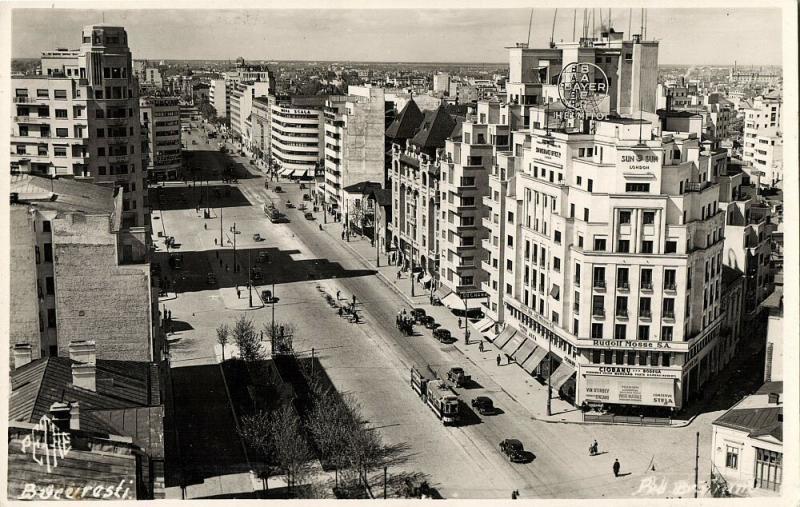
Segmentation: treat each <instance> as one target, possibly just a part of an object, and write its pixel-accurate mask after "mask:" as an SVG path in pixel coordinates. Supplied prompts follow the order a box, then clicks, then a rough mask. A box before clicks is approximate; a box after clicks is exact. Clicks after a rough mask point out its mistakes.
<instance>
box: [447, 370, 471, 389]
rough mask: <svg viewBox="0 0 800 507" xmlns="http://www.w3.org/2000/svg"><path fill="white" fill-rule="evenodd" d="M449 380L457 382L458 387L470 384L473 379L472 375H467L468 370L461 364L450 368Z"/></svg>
mask: <svg viewBox="0 0 800 507" xmlns="http://www.w3.org/2000/svg"><path fill="white" fill-rule="evenodd" d="M447 380H448V381H449V382H452V383H453V384H455V386H456V387H464V386H465V385H469V383H470V382H471V381H472V376H470V375H467V372H465V371H464V368H461V367H459V366H456V367H453V368H450V370H449V371H448V372H447Z"/></svg>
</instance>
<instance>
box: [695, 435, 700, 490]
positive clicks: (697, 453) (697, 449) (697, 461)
mask: <svg viewBox="0 0 800 507" xmlns="http://www.w3.org/2000/svg"><path fill="white" fill-rule="evenodd" d="M699 466H700V432H699V431H698V432H697V443H696V444H695V451H694V497H695V498H697V473H698V468H699Z"/></svg>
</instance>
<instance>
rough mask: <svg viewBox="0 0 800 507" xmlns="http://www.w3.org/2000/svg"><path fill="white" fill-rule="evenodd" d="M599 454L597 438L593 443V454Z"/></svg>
mask: <svg viewBox="0 0 800 507" xmlns="http://www.w3.org/2000/svg"><path fill="white" fill-rule="evenodd" d="M596 454H597V440H595V441H594V443H592V456H594V455H596Z"/></svg>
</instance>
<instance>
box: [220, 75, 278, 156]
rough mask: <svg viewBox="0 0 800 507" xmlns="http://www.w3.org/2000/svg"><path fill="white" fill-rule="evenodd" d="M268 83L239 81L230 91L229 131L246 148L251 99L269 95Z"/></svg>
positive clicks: (249, 136) (248, 135) (248, 139)
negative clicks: (236, 136)
mask: <svg viewBox="0 0 800 507" xmlns="http://www.w3.org/2000/svg"><path fill="white" fill-rule="evenodd" d="M269 92H270V88H269V83H268V82H264V81H255V82H241V83H238V84H236V85H235V86H234V88H233V90H232V92H231V94H230V95H231V99H230V102H231V109H230V116H231V131H232V132H233V133H234V134H235V135H238V136H239V137H240V138H241V139H242V144H244V146H245V147H247V148H248V149H249V148H250V144H251V130H250V128H248V127H249V126H251V125H252V123H251V122H252V119H251V115H252V113H253V99H254V98H256V97H266V96H267V95H269Z"/></svg>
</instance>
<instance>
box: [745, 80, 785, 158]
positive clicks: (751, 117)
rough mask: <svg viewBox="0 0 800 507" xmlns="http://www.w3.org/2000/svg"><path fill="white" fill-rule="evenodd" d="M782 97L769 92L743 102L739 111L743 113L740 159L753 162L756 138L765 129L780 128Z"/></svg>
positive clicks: (776, 93)
mask: <svg viewBox="0 0 800 507" xmlns="http://www.w3.org/2000/svg"><path fill="white" fill-rule="evenodd" d="M782 102H783V99H782V98H781V96H780V94H779V93H778V92H771V93H768V94H766V95H762V96H759V97H756V98H754V99H753V100H752V101H751V102H749V103H743V104H742V106H741V111H742V112H743V113H744V140H743V141H744V147H743V150H742V160H743V161H745V162H749V163H751V164H752V163H753V161H754V160H755V159H756V158H758V157H756V155H757V153H756V143H757V142H758V141H757V140H756V138H757V137H758V135H759V134H760V133H761V132H763V131H764V130H767V129H777V130H778V131H780V128H781V104H782Z"/></svg>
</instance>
